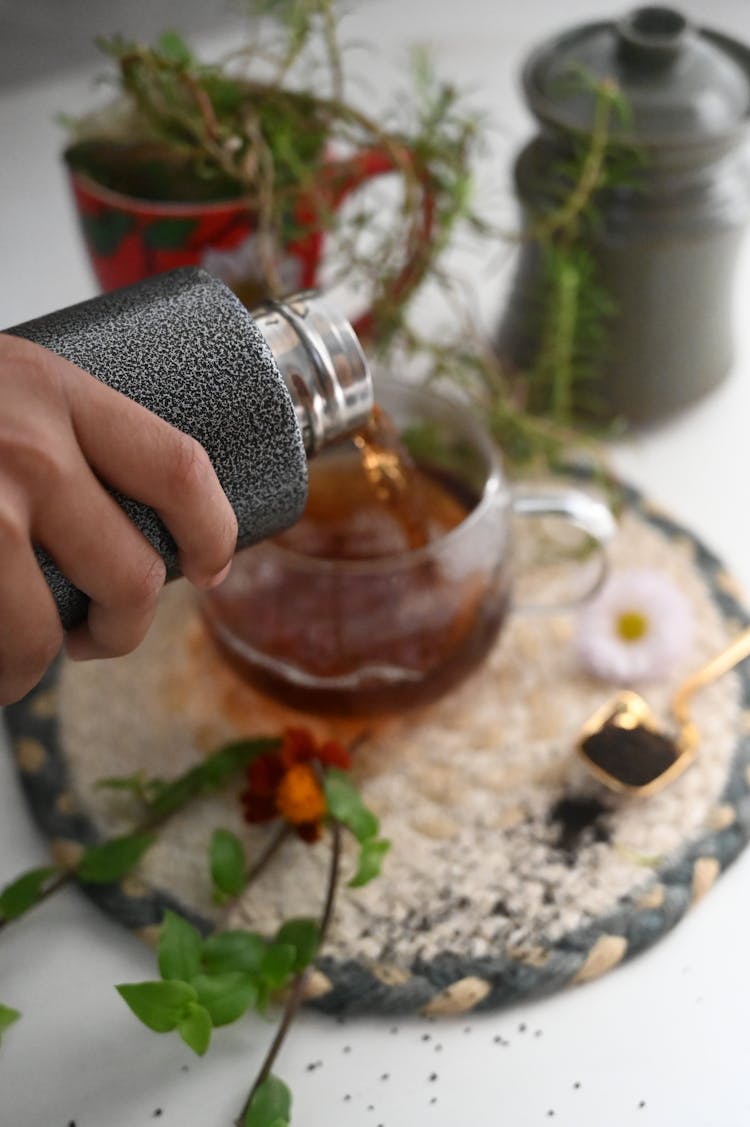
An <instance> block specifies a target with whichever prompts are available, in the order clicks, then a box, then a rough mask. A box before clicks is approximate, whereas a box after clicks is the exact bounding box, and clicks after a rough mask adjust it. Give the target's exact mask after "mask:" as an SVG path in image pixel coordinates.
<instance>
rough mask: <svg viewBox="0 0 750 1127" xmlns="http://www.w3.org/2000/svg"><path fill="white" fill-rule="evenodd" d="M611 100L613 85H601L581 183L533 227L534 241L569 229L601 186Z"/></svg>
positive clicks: (607, 142) (598, 90)
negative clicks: (557, 206) (554, 209)
mask: <svg viewBox="0 0 750 1127" xmlns="http://www.w3.org/2000/svg"><path fill="white" fill-rule="evenodd" d="M612 97H613V90H612V89H611V87H610V84H609V83H607V82H602V84H601V85H600V86H599V87H598V88H597V93H596V102H595V106H594V122H593V126H592V129H591V144H590V145H589V149H588V152H587V153H586V157H585V159H584V161H583V164H582V166H581V174H580V176H579V178H578V181H577V183H576V184H575V186H574V188H573V190H572V192H570V194H569V195H568V196H567V198H566V199H565V201H564V203H563V204H562V205H561V206H560V207H559V208H558V209H557V210H556V211H553V212H551V213H550V214H549V215H547V216H545V217H544V219H540V220H538V221H537V222H536V223H535V224H533V225H532V228H531V231H530V235H531V238H534V239H545V238H550V236H551V235H554V234H556V233H557V232H559V231H564V230H566V229H568V228H570V227H571V225H572V224H573V223H574V222H575V221H576V220H577V219H578V217H579V216H580V215H581V213H582V212H583V210H584V208H585V207H586V206H587V204H588V202H589V200H590V199H591V196H592V195H593V194H594V192H595V191H596V189H597V188H598V187H599V183H600V181H601V176H602V171H603V169H604V162H605V159H606V156H607V148H608V145H609V118H610V114H611V112H612V109H613V101H612Z"/></svg>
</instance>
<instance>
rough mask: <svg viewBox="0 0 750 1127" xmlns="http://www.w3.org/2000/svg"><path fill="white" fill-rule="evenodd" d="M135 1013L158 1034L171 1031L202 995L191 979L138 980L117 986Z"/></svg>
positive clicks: (121, 995) (119, 992)
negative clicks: (190, 982) (188, 980)
mask: <svg viewBox="0 0 750 1127" xmlns="http://www.w3.org/2000/svg"><path fill="white" fill-rule="evenodd" d="M116 990H117V992H118V994H119V995H120V997H121V998H123V999H124V1000H125V1001H126V1002H127V1004H128V1005H129V1006H130V1008H131V1010H132V1011H133V1013H134V1014H135V1016H136V1017H137V1018H138V1019H139V1020H140V1021H142V1022H143V1024H144V1025H147V1026H148V1028H149V1029H153V1031H154V1033H169V1032H171V1030H173V1029H176V1028H177V1026H178V1024H179V1022H180V1021H181V1020H182V1019H183V1017H185V1016H186V1015H187V1014H188V1007H189V1005H190V1003H191V1002H197V1000H198V994H197V992H196V991H195V990H194V988H193V987H192V986H190V985H189V983H187V982H173V981H170V982H134V983H131V984H127V983H125V984H123V985H120V986H117V987H116Z"/></svg>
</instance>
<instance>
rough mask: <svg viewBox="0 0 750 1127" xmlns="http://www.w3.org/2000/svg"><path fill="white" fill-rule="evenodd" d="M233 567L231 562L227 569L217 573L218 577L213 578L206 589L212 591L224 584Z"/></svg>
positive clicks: (213, 576) (224, 568)
mask: <svg viewBox="0 0 750 1127" xmlns="http://www.w3.org/2000/svg"><path fill="white" fill-rule="evenodd" d="M231 566H232V561H231V560H230V561H229V563H228V564H227V566H226V567H223V568H222V569H221V571H217V573H216V575H212V576H211V578H210V579H209V580H208V582H207V583H206V587H207V588H208V589H209V590H210V589H211V588H212V587H218V586H219V584H220V583H223V582H224V580H225V579H226V577H227V576H228V575H229V570H230V568H231Z"/></svg>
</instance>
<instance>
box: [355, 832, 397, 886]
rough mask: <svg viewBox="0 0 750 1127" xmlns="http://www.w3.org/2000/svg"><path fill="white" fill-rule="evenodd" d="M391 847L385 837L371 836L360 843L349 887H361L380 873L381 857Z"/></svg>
mask: <svg viewBox="0 0 750 1127" xmlns="http://www.w3.org/2000/svg"><path fill="white" fill-rule="evenodd" d="M390 848H391V843H390V841H386V839H385V838H378V837H372V838H369V839H368V840H367V841H364V842H363V843H362V848H361V850H360V852H359V862H358V864H357V871H356V873H355V874H354V876H353V877H352V879H351V880H350V881H349V887H350V888H361V887H362V886H363V885H365V884H369V882H370V881H371V880H373V878H374V877H377V876H379V875H380V870H381V868H382V865H383V858H384V857H385V855H386V853H387V852H388V850H389V849H390Z"/></svg>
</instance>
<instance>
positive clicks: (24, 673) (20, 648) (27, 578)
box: [0, 497, 63, 705]
mask: <svg viewBox="0 0 750 1127" xmlns="http://www.w3.org/2000/svg"><path fill="white" fill-rule="evenodd" d="M18 513H19V508H18V507H17V506H11V505H9V504H8V498H7V497H3V498H2V499H0V559H2V567H0V608H2V614H1V615H0V705H5V704H11V703H12V702H13V701H16V700H20V698H21V697H22V696H25V694H26V693H28V692H29V691H30V690H31V689H32V688H33V687H34V685H36V683H37V682H38V681H39V680H40V678H41V677H42V676H43V674H44V672H45V670H46V669H47V666H48V665H49V664H50V663H51V662H52V661H53V660H54V658H55V656H56V655H57V653H58V651H59V650H60V646H61V645H62V640H63V632H62V627H61V625H60V616H59V615H58V613H57V607H56V606H55V603H54V599H53V598H52V594H51V592H50V590H49V587H48V586H47V584H46V582H45V580H44V577H43V575H42V573H41V571H40V570H39V567H38V566H37V562H36V557H35V555H34V551H33V549H32V547H31V543H30V541H29V536H28V530H27V527H26V526H25V523H24V521H23V520H22V519H20V517H19V515H18Z"/></svg>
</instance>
